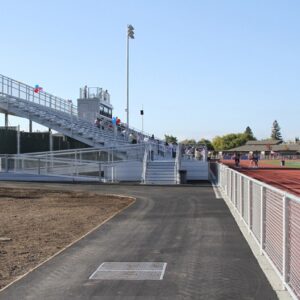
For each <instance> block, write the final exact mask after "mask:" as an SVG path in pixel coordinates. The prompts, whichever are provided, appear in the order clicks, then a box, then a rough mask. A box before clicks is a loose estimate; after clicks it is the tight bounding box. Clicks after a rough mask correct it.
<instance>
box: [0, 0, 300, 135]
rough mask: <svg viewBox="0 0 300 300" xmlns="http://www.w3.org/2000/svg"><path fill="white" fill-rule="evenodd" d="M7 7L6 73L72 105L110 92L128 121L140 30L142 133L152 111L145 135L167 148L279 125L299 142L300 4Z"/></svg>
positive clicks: (2, 57) (1, 59)
mask: <svg viewBox="0 0 300 300" xmlns="http://www.w3.org/2000/svg"><path fill="white" fill-rule="evenodd" d="M0 8H1V18H0V28H1V48H0V74H3V75H6V76H9V77H12V78H14V79H16V80H19V81H22V82H25V83H28V84H30V85H35V84H39V85H40V86H43V88H44V90H46V91H47V92H49V93H53V94H55V95H57V96H60V97H63V98H66V99H73V102H74V103H76V102H77V101H76V99H77V97H78V93H79V87H81V86H84V85H85V84H87V85H89V86H100V87H103V88H104V89H108V90H109V92H110V93H111V101H112V104H113V105H114V108H115V110H114V112H115V113H114V115H117V116H119V117H120V118H121V119H122V120H124V121H125V106H126V77H125V76H126V60H125V58H126V55H125V53H126V52H125V51H126V26H127V24H129V23H131V24H132V25H133V26H134V27H135V36H136V38H135V40H131V41H130V108H131V110H130V119H131V125H133V126H134V127H138V128H141V117H140V115H139V110H140V109H141V107H142V105H143V106H144V110H145V116H144V117H145V119H144V120H145V130H146V131H147V132H149V133H151V134H152V133H154V135H156V136H160V137H163V136H164V134H165V133H167V134H172V135H175V136H177V137H178V138H179V139H180V140H182V139H184V138H195V139H196V140H199V139H200V138H203V137H204V138H213V137H214V136H216V135H223V134H226V133H232V132H242V131H244V130H245V128H246V126H250V127H251V128H252V130H253V132H254V135H255V136H256V137H257V138H268V137H269V136H270V133H271V126H272V122H273V121H274V120H275V119H276V120H277V121H278V122H279V125H280V126H281V128H282V135H283V137H284V138H285V139H293V138H294V137H295V136H299V135H300V130H299V113H300V110H299V108H300V107H299V106H300V105H299V99H300V81H299V80H300V38H299V37H300V18H299V15H300V1H299V0H293V1H292V0H285V1H282V0H280V1H278V0H266V1H264V0H226V1H224V0H219V1H214V0H206V1H202V0H193V1H192V0H185V1H176V0H173V1H172V0H169V1H167V0H151V1H150V0H148V1H145V0H135V1H130V0H127V1H121V0H119V1H116V0H110V1H103V0H84V1H81V0H78V1H77V0H73V1H68V0H60V1H58V0H52V1H50V0H49V1H32V0H28V1H21V0H20V1H14V0H11V1H6V0H0ZM0 123H1V125H3V124H4V117H3V115H1V116H0ZM27 123H28V122H27V121H26V122H25V121H24V120H23V121H22V120H20V119H13V118H10V124H11V125H16V124H21V126H22V128H25V127H24V126H26V127H27ZM34 129H38V126H34Z"/></svg>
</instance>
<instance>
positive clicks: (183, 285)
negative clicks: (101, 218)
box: [0, 183, 277, 300]
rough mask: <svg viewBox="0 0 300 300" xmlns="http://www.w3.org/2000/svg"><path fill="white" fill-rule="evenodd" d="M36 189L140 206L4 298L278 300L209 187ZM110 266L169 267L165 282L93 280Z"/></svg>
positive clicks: (12, 288) (9, 290) (17, 285)
mask: <svg viewBox="0 0 300 300" xmlns="http://www.w3.org/2000/svg"><path fill="white" fill-rule="evenodd" d="M4 185H8V186H11V185H12V183H1V186H4ZM22 185H23V184H21V183H15V184H14V186H22ZM26 185H27V186H28V184H26ZM30 185H31V186H37V187H39V188H42V187H45V188H55V189H68V190H69V189H70V188H71V189H72V190H89V191H97V192H99V193H103V192H105V193H114V194H125V195H130V196H135V197H137V201H136V202H135V203H134V204H133V205H132V206H130V207H129V208H127V209H126V210H124V211H123V212H122V213H120V214H119V215H117V216H116V217H114V218H113V219H111V220H110V221H109V222H107V223H105V224H104V225H103V226H101V227H100V228H99V229H97V230H96V231H94V232H93V233H91V234H90V235H88V236H86V237H85V238H83V239H82V240H80V241H79V242H78V243H76V244H74V245H73V246H72V247H70V248H68V249H67V250H66V251H64V252H62V253H61V254H59V255H58V256H56V257H55V258H53V259H52V260H50V261H48V262H47V263H45V264H44V265H42V266H41V267H39V268H38V269H36V270H35V271H33V272H31V273H29V274H28V275H27V276H25V277H24V278H23V279H21V280H19V281H17V282H16V283H15V284H13V285H11V286H10V287H8V288H7V289H6V290H4V291H3V292H1V293H0V300H20V299H22V300H23V299H24V300H29V299H34V300H35V299H36V300H42V299H47V300H52V299H53V300H54V299H55V300H60V299H64V300H67V299H72V300H77V299H82V300H83V299H85V300H86V299H101V300H102V299H122V300H127V299H130V300H131V299H208V300H213V299H226V300H227V299H237V300H242V299H245V300H246V299H247V300H250V299H255V300H258V299H263V300H268V299H277V297H276V294H275V292H274V291H273V290H272V288H271V286H270V284H269V282H268V281H267V279H266V277H265V275H264V274H263V272H262V271H261V269H260V267H259V265H258V263H257V261H256V260H255V258H254V256H253V254H252V252H251V250H250V248H249V246H248V244H247V243H246V241H245V240H244V238H243V236H242V234H241V232H240V230H239V228H238V226H237V225H236V223H235V221H234V219H233V217H232V216H231V213H230V212H229V210H228V208H227V206H226V204H225V202H224V201H223V200H222V199H216V197H215V194H214V192H213V189H212V187H211V186H210V185H209V184H203V185H202V186H190V187H187V186H184V187H180V186H175V187H155V186H118V185H87V184H84V185H79V184H78V185H67V184H62V185H58V184H37V183H35V184H30ZM103 262H163V263H166V264H167V265H166V269H165V273H164V277H163V279H162V280H91V279H89V277H90V276H91V275H92V274H93V273H94V272H95V270H96V269H97V268H98V266H99V265H101V264H102V263H103Z"/></svg>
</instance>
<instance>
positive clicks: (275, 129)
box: [271, 120, 282, 141]
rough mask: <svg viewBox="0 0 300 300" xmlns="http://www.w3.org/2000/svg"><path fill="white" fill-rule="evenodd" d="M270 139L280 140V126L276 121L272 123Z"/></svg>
mask: <svg viewBox="0 0 300 300" xmlns="http://www.w3.org/2000/svg"><path fill="white" fill-rule="evenodd" d="M271 138H272V139H273V140H278V141H279V140H282V136H281V132H280V126H279V124H278V122H277V121H276V120H275V121H274V122H273V126H272V133H271Z"/></svg>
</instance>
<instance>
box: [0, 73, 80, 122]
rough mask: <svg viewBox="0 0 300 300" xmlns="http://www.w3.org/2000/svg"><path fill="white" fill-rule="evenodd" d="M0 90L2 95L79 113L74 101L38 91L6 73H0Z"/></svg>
mask: <svg viewBox="0 0 300 300" xmlns="http://www.w3.org/2000/svg"><path fill="white" fill-rule="evenodd" d="M0 91H1V94H2V95H6V96H11V97H16V98H19V99H23V100H26V101H29V102H33V103H37V104H42V105H45V106H47V107H50V108H53V109H55V110H58V111H62V112H65V113H68V114H72V115H75V116H76V115H77V107H76V106H75V105H74V104H73V103H72V102H70V101H68V100H65V99H62V98H60V97H57V96H54V95H51V94H49V93H47V92H44V91H43V90H41V91H39V92H38V93H36V92H35V88H34V87H32V86H29V85H27V84H25V83H22V82H20V81H17V80H14V79H12V78H9V77H6V76H4V75H0Z"/></svg>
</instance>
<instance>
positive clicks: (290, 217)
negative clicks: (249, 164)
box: [210, 163, 300, 299]
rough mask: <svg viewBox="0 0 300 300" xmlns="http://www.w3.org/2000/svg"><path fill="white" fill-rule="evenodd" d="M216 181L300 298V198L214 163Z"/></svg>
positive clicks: (285, 280)
mask: <svg viewBox="0 0 300 300" xmlns="http://www.w3.org/2000/svg"><path fill="white" fill-rule="evenodd" d="M210 172H211V175H212V177H213V179H214V182H215V183H216V184H217V185H218V186H219V187H220V189H221V191H222V192H223V194H224V195H225V197H227V198H228V199H229V202H230V204H231V205H232V206H233V207H234V210H235V211H236V212H237V214H238V215H239V216H240V218H241V220H242V221H243V222H244V223H245V225H246V226H247V228H248V231H249V233H250V234H251V235H252V237H253V239H254V240H255V241H256V243H257V245H258V247H259V248H260V253H261V254H262V255H265V256H266V257H267V259H268V260H269V262H270V264H271V265H272V266H273V268H274V270H275V271H276V273H277V274H278V276H279V278H280V279H281V281H282V284H283V287H284V288H286V289H287V290H288V291H289V292H290V294H291V295H292V297H293V298H294V299H300V197H297V196H295V195H293V194H290V193H287V192H284V191H282V190H279V189H277V188H274V187H272V186H270V185H268V184H265V183H262V182H260V181H258V180H255V179H253V178H251V177H248V176H246V175H244V174H241V173H239V172H237V171H235V170H233V169H230V168H229V167H227V166H225V165H222V164H219V163H211V164H210Z"/></svg>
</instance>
